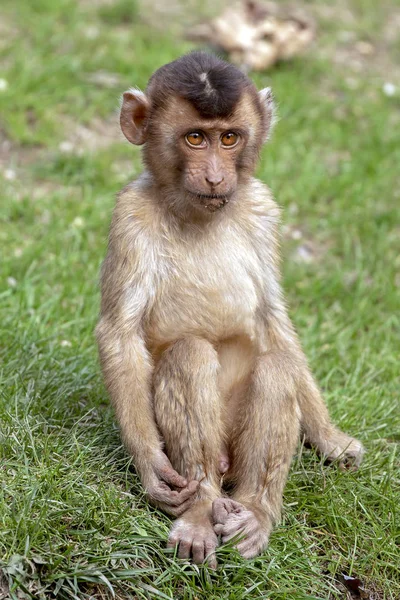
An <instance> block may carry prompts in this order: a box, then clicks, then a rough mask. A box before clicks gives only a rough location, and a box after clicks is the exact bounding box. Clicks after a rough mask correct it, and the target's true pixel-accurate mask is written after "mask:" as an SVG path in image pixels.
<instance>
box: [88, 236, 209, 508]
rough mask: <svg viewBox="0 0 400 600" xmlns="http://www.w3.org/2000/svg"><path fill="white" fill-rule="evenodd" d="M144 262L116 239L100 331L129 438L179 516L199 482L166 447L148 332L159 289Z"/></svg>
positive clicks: (155, 488) (146, 482) (154, 492)
mask: <svg viewBox="0 0 400 600" xmlns="http://www.w3.org/2000/svg"><path fill="white" fill-rule="evenodd" d="M144 267H145V265H144V264H142V259H141V258H140V256H137V255H135V253H134V252H129V253H128V254H126V253H121V248H117V249H116V248H115V246H114V247H113V244H110V249H109V253H108V255H107V258H106V260H105V261H104V265H103V270H102V305H101V316H100V320H99V323H98V325H97V328H96V335H97V341H98V345H99V353H100V361H101V366H102V370H103V374H104V379H105V383H106V387H107V389H108V392H109V394H110V397H111V400H112V403H113V405H114V408H115V412H116V416H117V419H118V422H119V425H120V429H121V436H122V439H123V442H124V444H125V446H126V448H127V450H128V452H129V453H130V454H131V455H132V456H133V458H134V462H135V466H136V468H137V470H138V472H139V475H140V477H141V480H142V483H143V486H144V488H145V489H146V491H147V493H148V495H149V497H150V498H151V499H152V500H153V502H154V503H156V504H157V505H158V506H160V507H161V508H162V509H163V510H165V511H166V512H169V513H170V514H173V515H177V514H181V512H182V511H183V510H186V509H187V508H188V506H189V505H190V504H191V502H192V501H193V500H194V492H195V491H196V489H197V486H198V482H190V483H189V484H188V482H187V481H186V479H184V478H183V477H181V476H180V475H179V474H178V473H177V472H176V471H175V470H174V469H173V468H172V466H171V464H170V462H169V460H168V458H167V456H166V455H165V454H164V452H163V451H162V444H161V440H160V436H159V434H158V431H157V426H156V423H155V419H154V414H153V406H152V399H151V380H152V373H153V365H152V361H151V357H150V355H149V352H148V350H147V348H146V344H145V341H144V338H143V332H142V322H143V319H144V318H145V316H146V311H147V310H148V307H149V305H150V303H151V289H153V285H152V282H151V280H150V278H151V273H149V269H148V268H144ZM174 488H178V489H179V491H176V490H175V489H174Z"/></svg>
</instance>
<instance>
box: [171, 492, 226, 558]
mask: <svg viewBox="0 0 400 600" xmlns="http://www.w3.org/2000/svg"><path fill="white" fill-rule="evenodd" d="M207 504H208V506H206V507H205V506H204V504H202V503H199V504H196V505H195V506H194V507H193V508H191V509H189V510H188V511H186V512H185V513H184V515H183V516H182V517H180V518H179V519H178V520H177V521H175V523H174V524H173V526H172V528H171V531H170V534H169V537H168V543H167V547H168V548H176V547H177V546H179V547H178V557H179V558H192V559H193V562H194V563H196V564H197V565H199V564H201V563H203V562H207V563H208V565H209V567H211V568H212V569H215V568H216V567H217V560H216V558H215V549H216V547H217V546H218V538H217V536H216V535H215V532H214V529H213V524H212V522H211V518H210V508H209V507H210V504H209V503H207Z"/></svg>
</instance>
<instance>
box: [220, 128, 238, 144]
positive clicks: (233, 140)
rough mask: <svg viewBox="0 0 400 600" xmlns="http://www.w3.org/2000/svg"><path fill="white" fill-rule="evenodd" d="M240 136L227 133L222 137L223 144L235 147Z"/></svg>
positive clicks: (230, 132) (231, 132)
mask: <svg viewBox="0 0 400 600" xmlns="http://www.w3.org/2000/svg"><path fill="white" fill-rule="evenodd" d="M238 139H239V136H238V134H237V133H234V132H233V131H227V132H226V133H224V134H223V135H222V136H221V142H222V145H223V146H234V145H235V144H237V142H238Z"/></svg>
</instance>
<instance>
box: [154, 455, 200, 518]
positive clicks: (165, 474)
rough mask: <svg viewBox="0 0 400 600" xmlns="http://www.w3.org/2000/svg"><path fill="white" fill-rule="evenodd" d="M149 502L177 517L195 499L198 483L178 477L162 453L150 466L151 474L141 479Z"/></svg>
mask: <svg viewBox="0 0 400 600" xmlns="http://www.w3.org/2000/svg"><path fill="white" fill-rule="evenodd" d="M143 484H144V487H145V489H146V492H147V495H148V497H149V500H150V502H151V503H152V504H154V505H155V506H157V507H158V508H161V510H163V511H164V512H166V513H168V514H169V515H172V516H174V517H178V516H180V515H182V514H183V513H184V512H185V511H186V510H187V509H188V508H189V507H190V506H192V504H193V503H194V501H195V499H196V492H197V489H198V487H199V482H198V481H196V480H194V479H193V480H192V481H190V482H188V480H187V479H185V478H184V477H182V476H181V475H179V473H177V472H176V471H175V469H174V468H173V467H172V465H171V463H170V462H169V460H168V458H167V456H166V455H165V454H164V452H160V453H159V454H158V455H157V458H156V460H155V461H154V463H153V464H152V466H151V472H150V473H149V474H148V476H147V477H144V478H143Z"/></svg>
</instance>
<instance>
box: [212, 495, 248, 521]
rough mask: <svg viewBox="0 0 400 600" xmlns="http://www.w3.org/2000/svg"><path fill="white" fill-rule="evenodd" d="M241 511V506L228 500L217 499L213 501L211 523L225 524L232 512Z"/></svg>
mask: <svg viewBox="0 0 400 600" xmlns="http://www.w3.org/2000/svg"><path fill="white" fill-rule="evenodd" d="M241 509H243V506H242V504H240V503H239V502H236V501H235V500H231V499H228V498H217V500H214V502H213V507H212V512H213V521H214V523H215V524H217V523H225V522H226V521H227V519H228V517H229V515H230V514H231V513H232V512H238V511H240V510H241Z"/></svg>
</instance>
